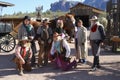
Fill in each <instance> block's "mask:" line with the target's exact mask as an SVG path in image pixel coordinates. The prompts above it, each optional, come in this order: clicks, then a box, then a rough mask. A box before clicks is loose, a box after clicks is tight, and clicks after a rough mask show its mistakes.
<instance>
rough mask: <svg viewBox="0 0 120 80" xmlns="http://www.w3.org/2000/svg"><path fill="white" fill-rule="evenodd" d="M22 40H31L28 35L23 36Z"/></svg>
mask: <svg viewBox="0 0 120 80" xmlns="http://www.w3.org/2000/svg"><path fill="white" fill-rule="evenodd" d="M20 41H29V39H28V37H27V36H23V37H22V38H21V40H20Z"/></svg>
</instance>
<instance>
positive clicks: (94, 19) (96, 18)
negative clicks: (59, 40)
mask: <svg viewBox="0 0 120 80" xmlns="http://www.w3.org/2000/svg"><path fill="white" fill-rule="evenodd" d="M96 20H98V17H97V16H93V17H92V18H91V19H90V21H96Z"/></svg>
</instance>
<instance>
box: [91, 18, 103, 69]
mask: <svg viewBox="0 0 120 80" xmlns="http://www.w3.org/2000/svg"><path fill="white" fill-rule="evenodd" d="M90 21H91V27H90V43H91V48H92V54H93V56H94V60H93V65H92V68H93V70H96V68H100V64H99V55H100V46H101V45H102V44H103V40H104V39H105V30H104V26H103V25H102V24H100V23H99V21H98V18H97V16H93V17H92V18H91V19H90Z"/></svg>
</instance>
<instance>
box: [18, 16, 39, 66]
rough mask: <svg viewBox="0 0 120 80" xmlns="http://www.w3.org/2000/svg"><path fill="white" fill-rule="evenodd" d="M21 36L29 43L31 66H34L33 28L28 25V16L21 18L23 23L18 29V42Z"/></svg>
mask: <svg viewBox="0 0 120 80" xmlns="http://www.w3.org/2000/svg"><path fill="white" fill-rule="evenodd" d="M23 36H27V37H28V39H29V40H30V41H31V48H32V51H33V56H32V61H31V65H32V66H35V53H36V52H37V50H36V46H35V41H34V37H35V32H34V27H33V26H32V25H31V24H30V17H29V16H25V17H24V18H23V23H22V25H21V26H20V27H19V29H18V40H21V39H22V37H23Z"/></svg>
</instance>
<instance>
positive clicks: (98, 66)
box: [96, 56, 101, 68]
mask: <svg viewBox="0 0 120 80" xmlns="http://www.w3.org/2000/svg"><path fill="white" fill-rule="evenodd" d="M96 63H97V64H96V67H97V68H101V66H100V63H99V56H97V62H96Z"/></svg>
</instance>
